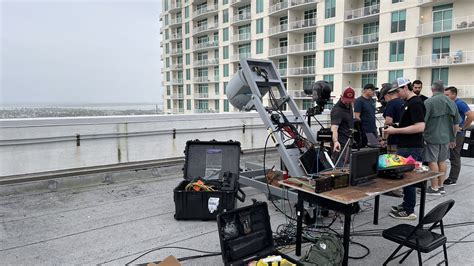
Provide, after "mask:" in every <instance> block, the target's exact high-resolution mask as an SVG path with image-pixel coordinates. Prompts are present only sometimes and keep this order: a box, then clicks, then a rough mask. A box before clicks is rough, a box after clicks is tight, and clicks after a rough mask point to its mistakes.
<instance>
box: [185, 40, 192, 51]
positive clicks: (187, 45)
mask: <svg viewBox="0 0 474 266" xmlns="http://www.w3.org/2000/svg"><path fill="white" fill-rule="evenodd" d="M184 43H185V46H186V50H188V49H190V47H191V45H190V44H189V38H186V39H184Z"/></svg>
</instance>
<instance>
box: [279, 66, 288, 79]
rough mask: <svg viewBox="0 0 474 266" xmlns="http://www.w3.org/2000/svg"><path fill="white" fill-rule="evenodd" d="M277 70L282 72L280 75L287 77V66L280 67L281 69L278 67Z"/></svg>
mask: <svg viewBox="0 0 474 266" xmlns="http://www.w3.org/2000/svg"><path fill="white" fill-rule="evenodd" d="M277 71H278V73H280V76H282V77H286V75H287V71H286V68H279V69H277Z"/></svg>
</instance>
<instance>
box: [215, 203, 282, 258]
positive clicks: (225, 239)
mask: <svg viewBox="0 0 474 266" xmlns="http://www.w3.org/2000/svg"><path fill="white" fill-rule="evenodd" d="M217 227H218V233H219V240H220V243H221V250H222V260H223V261H224V263H225V264H226V265H243V262H244V261H248V260H251V259H253V258H261V257H262V256H266V255H268V254H269V252H270V251H274V249H275V247H274V246H273V237H272V229H271V226H270V215H269V214H268V206H267V203H266V202H258V203H255V204H253V205H250V206H246V207H242V208H238V209H234V210H231V211H227V212H224V213H221V214H219V215H217Z"/></svg>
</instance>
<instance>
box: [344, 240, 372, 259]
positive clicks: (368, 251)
mask: <svg viewBox="0 0 474 266" xmlns="http://www.w3.org/2000/svg"><path fill="white" fill-rule="evenodd" d="M349 243H350V244H355V245H357V246H359V247H361V248H363V249H365V251H366V252H367V253H365V254H364V255H362V256H359V257H351V256H350V255H349V259H354V260H361V259H364V258H365V257H367V256H369V254H370V249H369V248H368V247H367V246H366V245H364V244H361V243H359V242H355V241H352V240H351V241H350V242H349Z"/></svg>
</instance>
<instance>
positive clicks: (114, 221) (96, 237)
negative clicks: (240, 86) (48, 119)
mask: <svg viewBox="0 0 474 266" xmlns="http://www.w3.org/2000/svg"><path fill="white" fill-rule="evenodd" d="M276 158H277V156H276V154H272V156H271V158H270V159H268V158H267V162H266V163H267V164H268V165H270V162H269V161H271V160H273V162H275V161H276ZM241 161H242V163H243V162H245V161H251V162H253V163H261V162H262V156H260V155H252V157H249V156H245V155H244V156H243V157H242V159H241ZM181 168H182V165H176V166H168V167H162V168H155V169H148V170H143V171H128V172H121V173H110V174H109V176H110V177H112V180H113V182H103V178H104V175H91V176H77V177H68V178H62V179H59V180H58V187H57V190H56V191H51V190H50V189H48V182H47V181H40V182H34V183H25V184H15V185H4V186H0V221H1V223H0V224H1V226H0V257H1V258H2V259H1V261H2V262H1V264H7V265H8V264H12V265H13V264H26V263H31V262H34V263H39V264H44V265H52V264H58V265H59V264H105V265H123V264H125V263H127V262H129V261H131V260H133V259H135V258H137V257H138V256H140V255H141V254H143V253H145V252H147V251H150V250H151V249H153V248H158V247H187V248H194V249H199V250H206V251H215V252H220V244H219V237H218V234H217V224H216V222H215V221H207V222H203V221H176V220H175V219H174V218H173V214H174V201H173V188H174V187H176V186H177V184H178V183H179V182H180V181H181V180H182V172H181ZM473 171H474V159H471V158H463V159H462V172H461V176H460V178H459V181H458V184H457V186H453V187H447V188H446V191H447V193H446V195H444V196H427V205H426V210H427V211H429V210H430V209H431V208H432V207H434V206H435V205H436V204H438V203H440V202H442V201H445V200H447V199H454V200H455V201H456V204H455V205H454V207H453V209H452V210H451V211H450V213H449V214H448V215H447V217H446V218H445V225H448V226H447V228H446V231H445V233H446V235H447V237H448V241H449V243H448V257H449V262H450V264H451V265H473V264H474V253H473V252H472V251H473V250H474V223H473V222H474V208H472V204H473V202H474V201H473V199H474V193H472V191H474V179H473V178H472V177H473V176H474V175H473V174H472V173H473ZM244 191H245V193H246V194H247V199H246V201H245V202H244V203H240V202H238V206H244V205H249V204H252V200H251V199H256V200H259V201H267V200H266V195H265V194H264V193H262V192H260V191H258V190H256V189H254V188H250V187H245V188H244ZM400 202H401V199H399V198H394V197H389V196H382V197H381V199H380V217H379V224H378V225H373V224H372V217H373V208H372V206H373V203H374V201H373V200H369V201H366V202H362V203H361V207H362V211H361V212H360V213H358V214H356V215H355V216H353V228H352V230H353V231H354V235H353V236H351V240H352V241H354V242H358V243H361V244H363V245H365V246H367V247H368V248H369V250H370V253H369V254H368V255H367V256H366V257H364V258H363V259H359V260H356V259H350V260H349V265H381V264H382V263H383V262H384V260H385V259H386V258H387V257H388V256H389V255H390V253H391V252H392V251H393V250H394V249H395V248H396V244H395V243H392V242H390V241H388V240H385V239H383V238H382V237H381V236H373V234H370V236H362V235H361V233H360V231H362V230H380V231H381V230H383V229H386V228H388V227H391V226H394V225H396V224H399V223H402V221H399V220H395V219H392V218H391V217H389V216H388V213H389V209H390V206H391V205H397V204H399V203H400ZM276 204H277V206H279V207H280V208H283V204H285V205H284V206H285V209H286V210H287V211H289V210H290V206H289V205H288V203H287V202H286V203H285V202H276ZM268 206H269V212H270V216H271V224H272V228H273V230H276V228H277V226H278V225H280V224H283V223H285V222H286V220H285V217H284V216H283V215H282V214H281V213H279V212H278V211H277V210H276V209H275V208H274V206H272V204H271V203H270V204H269V205H268ZM417 207H418V206H417ZM416 213H418V210H416ZM332 215H333V213H331V214H330V216H332ZM330 220H331V219H330V218H325V219H324V220H323V221H320V222H319V223H321V222H323V223H325V224H328V223H329V222H330ZM342 221H343V220H342V219H339V218H338V219H337V220H336V222H335V223H334V224H333V226H332V228H333V229H334V230H336V231H339V232H341V229H342V225H343V223H342ZM466 222H471V223H470V224H467V225H462V224H459V223H466ZM408 223H412V224H416V221H411V222H408ZM380 231H377V232H380ZM358 232H359V233H358ZM458 241H464V242H458ZM470 241H472V242H470ZM308 246H309V244H304V247H305V249H307V247H308ZM350 248H351V249H350V255H351V256H362V255H364V254H365V253H366V252H365V250H364V249H362V248H360V247H359V246H357V245H354V244H351V247H350ZM285 253H287V254H289V255H291V256H293V257H294V246H293V247H290V248H289V249H287V250H286V251H285ZM303 253H304V252H303ZM198 254H200V253H196V252H192V251H186V250H182V249H173V248H168V249H161V250H157V251H153V252H150V253H149V254H147V255H145V256H143V257H141V258H139V259H138V260H136V261H135V262H134V263H145V262H150V261H159V260H163V259H164V258H165V257H166V256H168V255H174V256H175V257H186V256H192V255H198ZM442 260H443V253H442V249H438V250H435V251H433V252H432V253H430V254H423V261H424V264H425V265H437V264H438V263H439V262H441V261H442ZM183 264H184V265H222V258H221V256H215V257H206V258H199V259H194V260H188V261H185V262H183ZM396 264H398V261H392V262H391V263H390V264H389V265H396ZM416 264H417V258H416V254H412V255H410V256H409V257H408V259H407V260H406V262H405V263H404V265H416Z"/></svg>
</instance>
